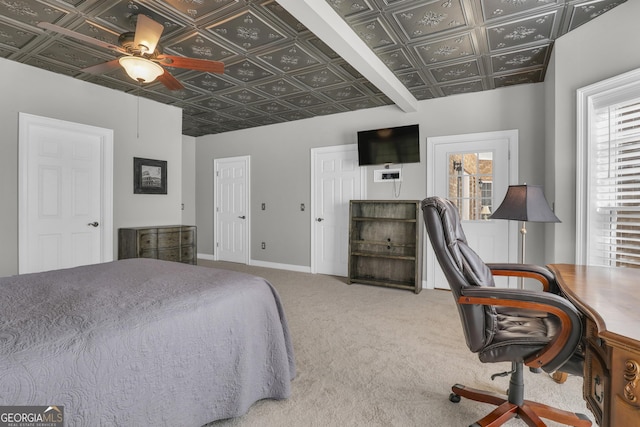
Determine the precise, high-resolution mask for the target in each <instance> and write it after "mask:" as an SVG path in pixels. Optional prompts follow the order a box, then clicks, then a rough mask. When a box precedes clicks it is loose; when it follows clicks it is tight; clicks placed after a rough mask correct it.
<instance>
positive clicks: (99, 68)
mask: <svg viewBox="0 0 640 427" xmlns="http://www.w3.org/2000/svg"><path fill="white" fill-rule="evenodd" d="M118 67H120V62H118V60H117V59H114V60H112V61H109V62H103V63H101V64H97V65H93V66H91V67H87V68H83V69H82V70H80V71H82V72H83V73H89V74H103V73H108V72H109V71H113V70H115V69H116V68H118Z"/></svg>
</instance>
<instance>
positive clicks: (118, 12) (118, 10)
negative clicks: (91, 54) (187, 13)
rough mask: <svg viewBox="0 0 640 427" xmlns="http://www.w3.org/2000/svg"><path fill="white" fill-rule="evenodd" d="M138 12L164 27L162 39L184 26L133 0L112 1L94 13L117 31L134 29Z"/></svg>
mask: <svg viewBox="0 0 640 427" xmlns="http://www.w3.org/2000/svg"><path fill="white" fill-rule="evenodd" d="M139 14H144V15H146V16H148V17H149V18H151V19H153V20H154V21H156V22H159V23H161V24H162V26H163V27H164V30H163V32H162V38H161V39H160V44H162V40H163V39H165V38H167V37H168V36H171V35H172V34H174V33H175V32H176V31H178V30H180V29H181V28H183V27H184V25H181V24H178V23H177V22H176V21H175V20H174V19H169V18H167V17H166V16H165V15H162V14H160V13H158V12H156V11H155V10H152V9H150V8H149V7H147V6H145V5H143V4H140V3H138V2H134V1H121V2H117V3H114V4H113V6H112V7H110V8H108V9H107V10H105V11H104V12H100V13H98V14H96V15H95V17H96V18H98V19H99V20H101V21H102V22H104V23H106V24H108V25H109V26H111V27H113V28H114V29H117V31H118V33H121V32H127V31H135V29H136V23H137V20H136V17H137V15H139Z"/></svg>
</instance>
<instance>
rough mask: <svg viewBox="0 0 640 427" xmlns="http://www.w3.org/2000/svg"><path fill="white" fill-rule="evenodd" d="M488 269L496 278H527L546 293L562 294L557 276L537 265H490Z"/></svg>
mask: <svg viewBox="0 0 640 427" xmlns="http://www.w3.org/2000/svg"><path fill="white" fill-rule="evenodd" d="M487 267H489V270H491V273H492V274H493V275H494V276H511V277H527V278H529V279H535V280H537V281H538V282H540V283H541V284H542V288H543V290H544V291H545V292H552V293H554V294H559V293H560V288H559V287H558V283H557V282H556V276H555V275H554V274H553V273H552V272H551V270H549V269H548V268H546V267H542V266H540V265H536V264H516V263H488V264H487Z"/></svg>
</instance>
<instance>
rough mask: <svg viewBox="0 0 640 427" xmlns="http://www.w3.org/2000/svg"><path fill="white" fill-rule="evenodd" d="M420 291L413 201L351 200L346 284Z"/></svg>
mask: <svg viewBox="0 0 640 427" xmlns="http://www.w3.org/2000/svg"><path fill="white" fill-rule="evenodd" d="M352 283H361V284H367V285H378V286H388V287H393V288H399V289H407V290H412V291H414V292H415V293H416V294H417V293H419V292H420V291H421V290H422V227H421V223H420V202H419V201H417V200H400V201H396V200H351V202H350V205H349V284H352Z"/></svg>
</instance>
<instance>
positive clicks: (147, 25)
mask: <svg viewBox="0 0 640 427" xmlns="http://www.w3.org/2000/svg"><path fill="white" fill-rule="evenodd" d="M134 16H135V17H136V18H137V22H136V30H135V32H126V33H122V34H120V37H119V38H118V43H120V46H116V45H113V44H111V43H107V42H104V41H102V40H98V39H94V38H93V37H89V36H86V35H84V34H81V33H77V32H75V31H72V30H69V29H67V28H64V27H61V26H59V25H55V24H51V23H49V22H40V23H39V24H38V27H40V28H44V29H47V30H51V31H55V32H57V33H60V34H63V35H66V36H69V37H73V38H75V39H77V40H80V41H83V42H86V43H90V44H93V45H95V46H99V47H102V48H105V49H110V50H114V51H116V52H118V53H121V54H123V55H124V56H121V57H119V58H117V59H114V60H112V61H108V62H104V63H102V64H98V65H94V66H91V67H87V68H84V69H82V70H81V71H83V72H85V73H90V74H102V73H105V72H108V71H111V70H114V69H116V68H118V67H120V66H122V68H124V70H125V71H126V72H127V74H128V75H129V76H130V77H131V78H132V79H134V80H136V81H138V82H140V83H151V82H152V81H155V80H156V79H157V80H158V81H160V82H161V83H162V84H164V85H165V86H166V87H167V89H169V90H179V89H183V88H184V86H182V84H181V83H180V82H179V81H178V80H177V79H176V78H175V77H173V76H172V75H171V73H169V72H168V71H167V70H165V69H164V68H162V67H161V65H163V66H169V67H175V68H186V69H189V70H197V71H206V72H210V73H217V74H222V73H223V72H224V64H223V63H222V62H219V61H210V60H208V59H196V58H187V57H183V56H174V55H165V54H163V53H161V51H160V49H159V46H158V41H159V40H160V36H161V35H162V31H163V30H164V27H163V26H162V24H160V23H158V22H156V21H154V20H153V19H151V18H149V17H148V16H146V15H142V14H139V15H134Z"/></svg>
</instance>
